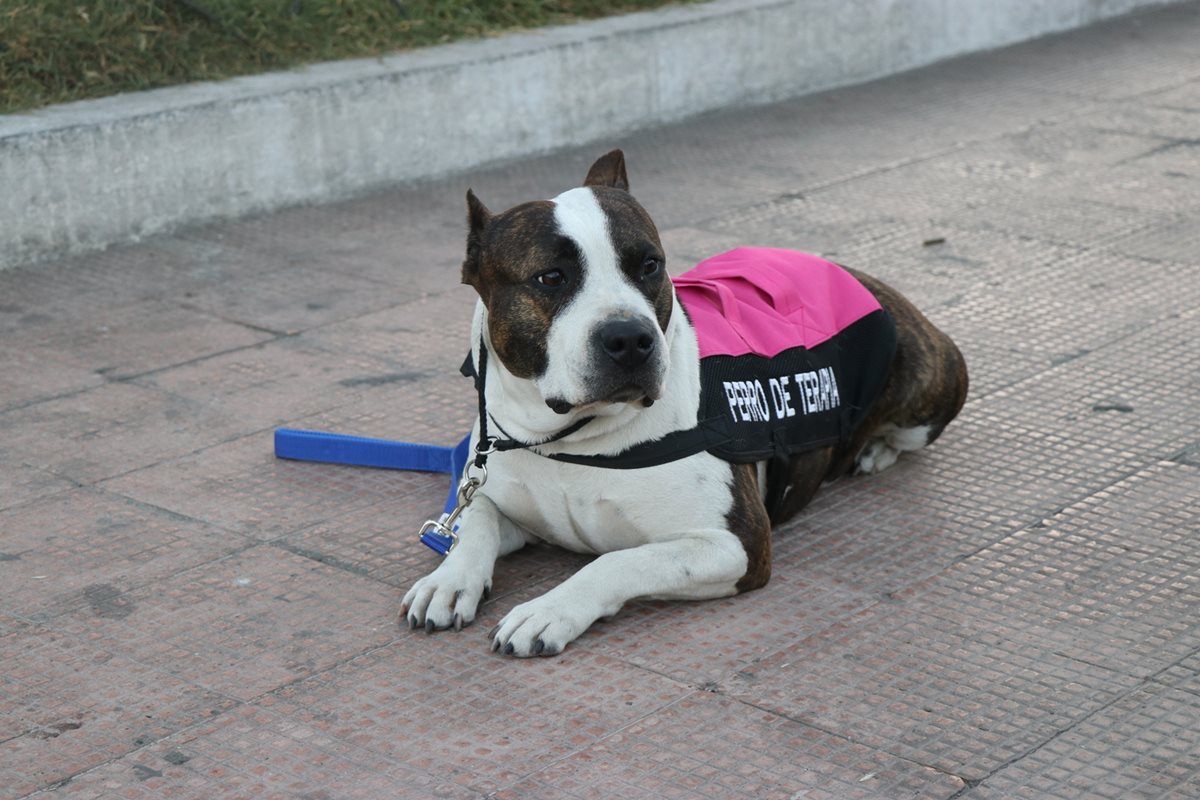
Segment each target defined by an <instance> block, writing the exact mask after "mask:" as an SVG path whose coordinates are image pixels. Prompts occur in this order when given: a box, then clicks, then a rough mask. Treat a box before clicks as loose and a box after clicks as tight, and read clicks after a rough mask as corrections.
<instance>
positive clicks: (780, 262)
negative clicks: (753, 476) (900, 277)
mask: <svg viewBox="0 0 1200 800" xmlns="http://www.w3.org/2000/svg"><path fill="white" fill-rule="evenodd" d="M674 283H675V292H676V295H677V296H678V298H679V301H680V303H682V305H683V307H684V309H685V310H686V311H687V315H688V317H689V318H690V319H691V321H692V325H693V326H694V327H695V329H696V337H697V339H698V340H699V344H700V385H701V389H700V392H701V394H700V413H699V415H698V416H699V420H698V421H699V422H700V423H701V424H702V425H703V424H707V425H709V426H710V427H712V428H713V429H714V431H715V432H716V434H717V435H716V437H715V438H716V439H718V440H720V443H719V444H714V445H713V446H711V447H707V448H705V449H707V450H709V452H712V453H714V454H715V455H718V456H720V457H721V458H724V459H726V460H728V461H733V462H737V463H746V462H751V461H762V460H769V459H784V458H786V457H787V456H789V455H793V454H795V453H800V452H804V451H806V450H811V449H814V448H817V447H823V446H825V445H831V444H838V443H839V442H842V441H845V440H846V438H848V437H849V435H850V433H851V432H852V431H853V430H854V429H855V428H857V427H858V424H859V423H860V422H862V420H863V417H865V416H866V414H867V412H868V411H869V410H870V408H871V406H872V405H873V404H874V402H875V399H876V398H877V397H878V395H879V393H880V392H881V391H882V389H883V385H884V381H885V380H886V379H887V374H888V369H889V367H890V366H891V363H892V357H893V355H894V352H895V346H896V329H895V324H894V322H893V321H892V319H891V316H890V315H889V314H888V313H887V312H886V311H885V310H884V309H883V308H882V307H881V306H880V305H879V301H878V300H876V299H875V296H874V295H872V294H871V293H870V292H869V291H868V290H867V289H866V288H865V287H864V286H863V285H862V284H861V283H859V282H858V281H857V280H856V279H855V278H854V276H852V275H851V274H850V273H849V272H847V271H846V270H845V269H843V268H842V267H840V266H838V265H837V264H834V263H832V262H830V261H826V260H825V259H822V258H819V257H817V256H814V255H810V254H808V253H799V252H796V251H793V250H780V249H773V248H765V247H742V248H738V249H736V250H730V251H729V252H727V253H722V254H721V255H718V256H713V257H712V258H709V259H706V260H704V261H701V262H700V263H699V264H697V265H696V267H695V268H693V269H692V270H690V271H688V272H686V273H684V274H683V275H680V276H679V277H677V278H675V279H674Z"/></svg>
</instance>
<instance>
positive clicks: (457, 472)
mask: <svg viewBox="0 0 1200 800" xmlns="http://www.w3.org/2000/svg"><path fill="white" fill-rule="evenodd" d="M470 439H471V437H470V436H467V437H466V438H464V439H463V440H462V441H461V442H459V443H458V444H457V445H456V446H454V447H445V446H443V445H436V444H416V443H413V442H397V441H393V440H391V439H369V438H366V437H363V436H349V435H347V434H343V433H326V432H324V431H306V430H298V429H295V428H277V429H276V430H275V455H276V456H277V457H278V458H290V459H295V460H298V461H320V462H323V463H326V464H349V465H353V466H358V467H379V468H381V469H405V470H417V471H420V472H448V473H450V475H451V476H452V477H453V480H452V481H451V482H450V495H449V497H447V498H446V506H445V511H446V513H450V511H451V510H452V509H453V508H454V505H455V502H456V500H457V498H458V480H459V477H460V476H461V475H462V471H463V467H464V465H466V463H467V455H468V453H469V452H470Z"/></svg>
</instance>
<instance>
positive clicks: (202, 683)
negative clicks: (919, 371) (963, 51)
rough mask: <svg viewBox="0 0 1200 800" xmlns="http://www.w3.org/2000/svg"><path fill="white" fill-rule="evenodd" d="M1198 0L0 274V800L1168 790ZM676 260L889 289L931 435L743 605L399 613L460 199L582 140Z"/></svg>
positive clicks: (1186, 393)
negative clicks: (375, 455)
mask: <svg viewBox="0 0 1200 800" xmlns="http://www.w3.org/2000/svg"><path fill="white" fill-rule="evenodd" d="M1198 42H1200V4H1197V3H1186V4H1183V5H1179V6H1174V7H1171V8H1168V9H1166V10H1162V11H1158V12H1154V13H1145V14H1141V15H1138V16H1134V17H1128V18H1122V19H1119V20H1116V21H1112V22H1109V23H1105V24H1103V25H1101V26H1098V27H1094V28H1091V29H1088V30H1084V31H1080V32H1076V33H1072V34H1068V35H1064V36H1059V37H1054V38H1049V39H1044V40H1040V41H1036V42H1033V43H1029V44H1026V45H1021V46H1018V47H1015V48H1011V49H1007V50H1002V51H997V52H993V53H989V54H984V55H979V56H972V57H969V58H965V59H961V60H958V61H953V62H949V63H945V64H941V65H939V66H935V67H932V68H928V69H924V70H921V71H918V72H913V73H909V74H905V75H901V76H897V77H894V78H890V79H887V80H883V81H879V82H876V83H872V84H869V85H864V86H860V87H857V88H851V89H845V90H840V91H836V92H830V93H825V94H821V95H816V96H812V97H808V98H805V99H801V100H797V101H792V102H787V103H782V104H778V105H773V106H768V107H764V108H759V109H755V110H752V111H739V112H729V113H722V114H714V115H709V116H706V117H702V118H699V119H695V120H692V121H690V122H687V123H683V124H678V125H673V126H671V127H667V128H662V129H658V130H654V131H648V132H644V133H639V134H635V135H630V136H628V137H625V138H624V139H622V140H620V141H611V142H609V141H606V142H602V143H597V144H596V145H595V146H593V147H587V148H581V149H577V150H571V151H567V152H563V153H561V154H558V155H555V156H553V157H548V158H544V159H539V160H537V161H530V162H520V163H513V164H510V165H508V166H505V167H501V168H496V169H492V170H489V171H484V172H479V173H477V174H472V175H469V176H462V177H459V178H455V179H448V180H443V181H438V182H428V183H424V184H421V185H415V186H410V187H407V188H402V189H396V190H394V191H389V192H385V193H381V194H377V195H374V196H371V197H367V198H363V199H359V200H355V201H351V202H345V203H341V204H337V205H330V206H325V207H313V208H297V209H293V210H290V211H286V212H282V213H278V214H274V215H271V216H263V217H258V218H253V219H245V220H241V221H237V222H232V223H225V224H221V225H215V226H212V227H207V228H202V229H196V230H192V231H189V232H187V233H183V234H180V235H176V236H171V237H164V238H159V239H154V240H152V241H147V242H145V243H143V244H140V245H137V246H130V247H122V248H114V249H111V250H108V251H106V252H104V253H101V254H98V255H94V256H89V257H86V258H78V259H73V260H68V261H62V262H57V263H53V264H42V265H39V266H38V267H36V268H30V269H17V270H11V271H8V272H3V273H0V375H3V376H4V378H3V382H2V383H0V797H2V798H24V797H32V796H36V797H79V798H84V797H86V798H142V797H153V798H162V797H171V798H213V797H247V798H275V797H279V798H314V799H315V798H343V797H345V798H352V797H364V798H407V797H412V798H424V797H450V798H460V797H461V798H471V797H474V798H478V797H483V796H489V797H496V798H593V797H595V798H607V797H621V798H656V799H657V798H675V797H678V798H741V797H753V798H805V799H806V800H812V799H813V798H837V799H839V800H840V799H841V798H858V797H869V798H912V797H919V798H951V797H962V798H971V800H978V799H980V798H988V799H991V798H1004V799H1005V800H1007V799H1008V798H1038V799H1039V800H1040V799H1041V798H1122V800H1123V799H1125V798H1178V799H1179V800H1183V798H1195V797H1197V796H1200V614H1198V612H1200V46H1198V45H1197V43H1198ZM614 145H619V146H621V147H623V148H624V149H625V151H626V154H627V158H628V162H629V166H630V171H631V180H632V182H633V189H634V192H635V194H636V195H638V197H639V198H640V199H641V200H642V201H643V203H644V204H645V205H646V207H647V208H648V209H649V210H650V212H651V213H652V214H653V215H654V216H655V218H656V219H657V221H658V222H659V225H660V228H661V229H662V231H663V235H664V241H665V243H666V245H667V249H668V256H669V259H670V263H671V266H672V269H674V270H676V271H682V270H683V269H686V268H687V266H689V265H690V264H691V263H694V261H695V260H697V259H699V258H702V257H704V256H706V255H709V254H712V253H714V252H717V251H718V250H720V249H723V248H726V247H730V246H733V245H738V244H760V245H776V246H791V247H797V248H802V249H807V250H811V251H815V252H820V253H825V254H827V255H831V256H834V257H836V258H837V259H838V260H840V261H842V262H843V263H847V264H851V265H853V266H856V267H859V268H861V269H864V270H866V271H869V272H873V273H875V274H877V275H879V276H880V277H883V278H884V279H886V280H888V281H890V282H892V283H893V284H895V285H896V286H897V287H898V288H900V289H902V290H904V291H905V292H907V293H908V294H909V295H910V296H911V297H912V298H913V299H914V300H915V301H917V303H918V304H919V305H920V306H921V307H922V308H923V309H925V310H926V312H927V313H928V315H929V316H930V317H931V318H932V319H933V320H934V321H935V322H936V323H937V324H939V325H940V326H942V327H943V328H944V329H945V330H947V331H948V332H949V333H951V334H952V335H953V336H954V337H955V338H956V340H957V341H958V342H959V343H960V345H961V347H962V349H963V350H964V352H965V354H966V356H967V358H968V361H969V363H970V366H971V370H972V380H973V384H972V394H971V397H970V399H969V401H968V404H967V406H966V408H965V409H964V412H963V414H962V416H961V417H960V418H959V420H958V421H957V422H956V423H954V425H952V426H951V427H950V428H949V429H948V431H947V432H946V434H945V435H944V436H943V438H942V439H941V440H939V441H938V442H937V444H935V445H934V446H933V447H931V448H929V449H927V450H924V451H922V452H920V453H917V454H913V455H912V456H906V457H905V458H903V459H902V460H901V462H900V463H899V464H897V465H896V466H895V467H893V468H892V469H890V470H889V471H887V472H885V473H884V474H882V475H880V476H876V477H873V478H864V479H851V480H844V481H841V482H839V483H837V484H835V485H833V486H831V487H829V488H828V489H826V490H825V491H824V492H823V493H822V494H821V495H819V496H818V499H817V500H816V502H814V504H813V505H812V506H811V507H810V508H809V509H808V510H807V511H806V512H805V513H803V514H802V515H801V516H800V517H798V518H797V519H796V520H795V521H793V522H792V523H790V524H788V525H786V526H784V527H783V528H781V529H779V530H778V531H777V536H776V547H775V569H774V577H773V578H772V581H771V583H770V584H769V585H768V586H767V587H766V588H764V589H762V590H759V591H757V592H753V593H750V594H747V595H744V596H740V597H737V598H732V599H728V600H723V601H718V602H708V603H697V604H685V603H657V602H646V603H634V604H631V605H630V606H629V607H627V608H626V609H625V611H624V612H622V613H621V614H620V615H619V616H618V617H616V618H615V619H614V620H613V621H612V622H610V623H607V624H604V625H599V626H597V627H595V628H594V629H593V630H592V631H590V632H589V633H587V634H586V635H584V636H583V637H582V638H581V639H579V640H578V641H577V642H575V643H574V644H573V645H571V646H570V647H569V648H568V649H567V651H566V652H565V653H563V654H562V655H561V656H559V657H557V658H553V659H536V660H530V661H518V660H514V659H508V658H504V657H500V656H497V655H493V654H491V653H490V652H489V650H488V639H487V635H486V633H487V631H488V629H489V628H490V627H491V626H492V625H493V624H495V622H496V621H497V620H498V619H499V618H500V617H501V616H503V614H504V613H505V612H506V611H507V609H509V608H511V607H512V606H513V605H514V604H516V603H518V602H521V601H522V600H525V599H528V598H529V597H532V596H534V595H536V594H539V593H541V592H544V591H546V590H547V589H548V588H549V587H551V586H553V585H554V584H556V583H557V582H559V581H561V580H562V579H563V578H565V577H566V576H567V575H568V574H570V572H571V571H572V570H574V569H577V568H578V567H579V566H580V565H581V564H582V563H584V559H582V558H580V557H577V556H574V555H571V554H568V553H563V552H560V551H557V550H553V549H549V548H531V549H528V550H526V551H523V552H521V553H518V554H516V555H514V556H512V557H510V558H508V559H506V560H504V561H502V562H501V564H500V565H499V567H498V570H497V574H496V579H495V589H496V591H495V595H494V597H493V599H492V600H491V602H490V603H489V604H488V605H487V606H486V607H485V609H484V612H483V614H482V618H481V619H480V620H479V622H477V623H476V625H474V626H472V627H470V628H468V629H466V630H465V631H463V632H460V633H454V632H447V633H441V634H435V635H432V636H427V635H425V634H424V633H415V632H410V631H408V630H406V629H402V628H400V627H399V626H398V625H397V624H396V620H395V614H396V611H397V607H398V603H399V599H400V596H401V595H402V593H403V591H404V590H405V589H406V588H407V586H408V585H410V583H411V582H412V581H413V580H415V579H416V578H417V577H419V576H420V575H422V574H424V573H425V572H427V571H428V570H430V569H431V568H432V567H433V565H434V564H435V563H436V556H434V555H433V554H432V553H430V552H428V551H426V550H425V549H424V548H422V547H420V546H419V545H418V544H416V542H415V541H414V537H413V535H412V534H413V531H415V529H416V527H417V526H418V525H419V523H420V522H421V521H422V520H423V519H425V518H426V517H427V516H428V515H429V514H430V513H431V512H432V511H434V510H435V509H437V508H438V507H439V506H440V504H441V499H442V496H443V492H444V489H445V479H444V478H443V477H441V476H435V475H426V474H416V473H396V472H389V471H383V470H368V469H356V468H349V467H334V466H326V465H319V464H305V463H297V462H283V461H277V460H275V459H274V458H273V456H272V453H271V430H272V429H273V428H274V427H275V426H277V425H283V424H286V425H291V426H295V427H307V428H316V429H323V430H333V431H341V432H345V433H354V434H360V435H368V436H386V437H390V438H401V439H407V440H412V441H431V442H445V443H449V442H451V441H453V440H455V439H457V437H458V436H459V435H461V433H462V432H464V431H465V430H466V429H467V428H468V426H469V424H470V420H471V415H472V411H473V398H472V396H471V394H470V388H469V385H468V384H467V383H466V382H465V381H464V380H463V379H461V378H459V377H458V376H457V374H456V367H457V365H458V363H459V360H460V359H461V354H462V352H463V350H464V348H465V347H466V324H467V320H468V318H469V314H470V310H471V305H472V295H471V293H470V291H469V290H468V289H466V288H464V287H461V286H458V285H457V269H458V264H459V262H460V260H461V251H462V241H463V226H464V223H463V216H464V211H463V203H462V196H463V193H464V191H465V189H466V187H467V186H468V185H471V186H473V187H474V189H475V191H476V192H477V193H478V194H479V195H480V197H481V198H483V199H484V200H485V202H487V203H488V204H489V205H490V206H492V207H493V208H501V207H505V206H506V205H508V204H512V203H515V202H519V201H523V200H526V199H530V198H536V197H546V196H551V195H553V194H556V193H557V192H559V191H561V190H562V189H564V188H567V187H569V186H571V185H574V184H575V183H577V182H578V181H579V180H580V178H581V177H582V175H583V172H584V171H585V170H586V168H587V166H588V164H590V162H591V160H592V159H593V158H594V157H595V156H596V155H597V154H599V153H600V152H603V151H604V150H606V149H607V148H609V147H611V146H614Z"/></svg>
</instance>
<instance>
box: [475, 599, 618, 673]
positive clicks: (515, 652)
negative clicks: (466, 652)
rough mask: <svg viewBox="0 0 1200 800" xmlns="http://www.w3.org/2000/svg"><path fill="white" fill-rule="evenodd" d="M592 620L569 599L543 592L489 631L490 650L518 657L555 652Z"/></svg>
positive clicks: (592, 618) (555, 653) (594, 618)
mask: <svg viewBox="0 0 1200 800" xmlns="http://www.w3.org/2000/svg"><path fill="white" fill-rule="evenodd" d="M595 621H596V617H594V616H590V615H588V614H587V613H582V611H581V610H580V609H578V608H572V604H571V603H569V602H567V603H563V602H559V601H558V600H557V599H553V598H551V597H550V596H549V595H542V596H541V597H539V598H537V599H535V600H530V601H529V602H528V603H522V604H521V605H519V606H517V607H515V608H514V609H513V610H512V611H510V612H508V614H507V616H505V617H504V619H502V620H500V624H499V625H497V626H496V627H495V628H494V629H493V630H492V633H491V636H492V650H493V651H500V652H501V653H503V654H504V655H512V656H520V657H521V658H527V657H529V656H556V655H558V654H559V653H561V652H562V651H563V648H565V647H566V646H567V645H568V644H569V643H571V642H572V641H574V640H575V639H576V638H578V637H579V635H580V634H581V633H583V632H584V631H586V630H587V629H588V626H590V625H591V624H592V623H593V622H595Z"/></svg>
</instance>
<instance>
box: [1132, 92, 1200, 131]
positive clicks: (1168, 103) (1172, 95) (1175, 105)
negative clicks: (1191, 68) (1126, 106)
mask: <svg viewBox="0 0 1200 800" xmlns="http://www.w3.org/2000/svg"><path fill="white" fill-rule="evenodd" d="M1141 101H1142V102H1143V103H1147V104H1152V105H1155V106H1165V107H1167V108H1169V109H1182V110H1185V111H1200V80H1193V81H1186V82H1184V83H1183V84H1181V85H1179V86H1175V87H1173V88H1170V89H1166V90H1164V91H1161V92H1153V93H1151V94H1148V95H1146V96H1144V97H1142V98H1141ZM1191 130H1195V129H1194V128H1193V129H1191ZM1183 135H1185V136H1186V135H1187V134H1186V133H1185V134H1183Z"/></svg>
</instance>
